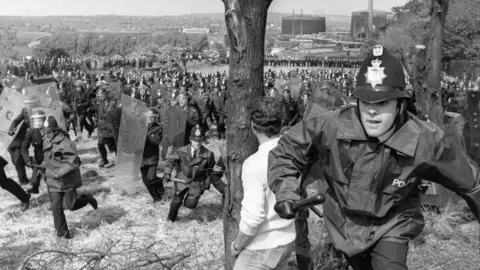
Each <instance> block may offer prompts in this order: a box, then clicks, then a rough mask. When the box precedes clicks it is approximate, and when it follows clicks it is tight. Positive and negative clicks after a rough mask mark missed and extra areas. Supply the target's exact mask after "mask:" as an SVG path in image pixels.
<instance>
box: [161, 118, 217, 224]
mask: <svg viewBox="0 0 480 270" xmlns="http://www.w3.org/2000/svg"><path fill="white" fill-rule="evenodd" d="M204 140H205V131H204V130H203V129H202V128H201V127H200V126H199V125H197V126H196V127H194V128H193V129H192V132H191V134H190V144H188V145H186V146H182V147H180V148H178V149H176V150H175V151H172V155H171V156H169V157H168V160H167V164H166V166H165V169H164V171H163V172H164V176H163V179H164V181H165V182H169V181H170V180H171V173H172V169H173V167H174V166H176V167H177V168H178V175H177V178H179V179H180V180H183V181H185V183H180V182H178V181H176V182H175V194H174V195H173V199H172V202H171V203H170V210H169V212H168V217H167V219H168V220H169V221H171V222H174V221H175V220H176V219H177V215H178V210H179V209H180V206H182V204H183V205H185V207H187V208H190V209H195V208H196V207H197V204H198V201H199V200H200V197H201V196H202V195H203V193H204V192H205V189H206V188H207V187H208V186H210V179H209V177H210V173H211V172H212V169H213V166H215V158H214V155H213V152H212V151H210V150H208V149H207V148H205V147H204V146H203V142H204Z"/></svg>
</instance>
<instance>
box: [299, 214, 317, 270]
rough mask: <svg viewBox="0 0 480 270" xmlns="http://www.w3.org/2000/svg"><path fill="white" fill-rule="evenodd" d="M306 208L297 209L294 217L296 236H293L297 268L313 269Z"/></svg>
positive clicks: (303, 269)
mask: <svg viewBox="0 0 480 270" xmlns="http://www.w3.org/2000/svg"><path fill="white" fill-rule="evenodd" d="M308 216H309V212H308V208H306V209H301V210H300V211H298V213H297V216H296V217H295V231H296V233H297V237H296V238H295V255H296V259H297V266H298V269H302V270H311V269H313V263H312V255H311V252H310V249H311V244H310V240H308V233H309V232H308Z"/></svg>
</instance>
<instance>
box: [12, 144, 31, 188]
mask: <svg viewBox="0 0 480 270" xmlns="http://www.w3.org/2000/svg"><path fill="white" fill-rule="evenodd" d="M8 152H10V157H11V158H12V163H13V165H14V166H15V170H16V171H17V175H18V181H19V182H20V183H21V184H28V182H29V181H28V177H27V172H26V171H25V161H24V160H23V157H22V153H21V151H20V147H15V148H11V149H8Z"/></svg>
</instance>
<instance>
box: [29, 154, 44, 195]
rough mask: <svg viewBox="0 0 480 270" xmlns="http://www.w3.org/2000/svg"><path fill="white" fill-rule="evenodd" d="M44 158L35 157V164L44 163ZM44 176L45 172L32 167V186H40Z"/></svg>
mask: <svg viewBox="0 0 480 270" xmlns="http://www.w3.org/2000/svg"><path fill="white" fill-rule="evenodd" d="M42 162H43V158H38V157H36V158H34V163H35V164H38V165H40V164H42ZM42 176H43V174H42V173H40V170H39V169H38V168H37V167H33V168H32V177H31V178H30V184H31V185H32V187H36V188H38V187H39V186H40V182H41V181H42Z"/></svg>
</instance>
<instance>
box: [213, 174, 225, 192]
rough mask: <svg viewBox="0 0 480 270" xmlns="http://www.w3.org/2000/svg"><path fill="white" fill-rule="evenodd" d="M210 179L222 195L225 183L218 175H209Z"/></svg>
mask: <svg viewBox="0 0 480 270" xmlns="http://www.w3.org/2000/svg"><path fill="white" fill-rule="evenodd" d="M210 179H211V180H212V182H211V183H212V185H213V186H214V187H215V189H216V190H218V192H220V193H222V195H223V193H224V192H225V187H227V185H226V184H225V183H224V182H223V181H222V179H221V178H219V177H211V178H210Z"/></svg>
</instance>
